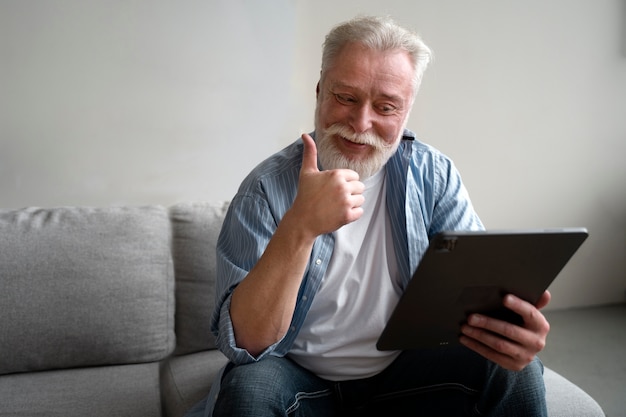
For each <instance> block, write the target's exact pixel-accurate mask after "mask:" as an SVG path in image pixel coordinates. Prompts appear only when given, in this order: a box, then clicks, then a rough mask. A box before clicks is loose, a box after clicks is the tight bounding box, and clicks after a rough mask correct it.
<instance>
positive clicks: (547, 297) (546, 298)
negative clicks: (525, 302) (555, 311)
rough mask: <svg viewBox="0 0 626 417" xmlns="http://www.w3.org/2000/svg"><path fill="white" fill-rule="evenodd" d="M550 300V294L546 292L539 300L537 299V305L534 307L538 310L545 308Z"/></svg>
mask: <svg viewBox="0 0 626 417" xmlns="http://www.w3.org/2000/svg"><path fill="white" fill-rule="evenodd" d="M551 299H552V294H550V291H547V290H546V291H544V293H543V294H542V295H541V298H540V299H539V301H538V302H537V305H536V306H535V307H537V308H538V309H539V310H541V309H542V308H544V307H545V306H547V305H548V303H550V300H551Z"/></svg>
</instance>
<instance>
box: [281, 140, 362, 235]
mask: <svg viewBox="0 0 626 417" xmlns="http://www.w3.org/2000/svg"><path fill="white" fill-rule="evenodd" d="M302 142H303V143H304V152H303V154H302V168H301V169H300V180H299V183H298V194H297V195H296V199H295V201H294V203H293V205H292V207H291V211H292V212H293V214H294V215H297V217H298V218H299V219H300V224H301V225H302V227H303V230H304V231H306V232H308V233H310V236H311V237H313V238H314V237H317V236H319V235H321V234H324V233H330V232H334V231H335V230H337V229H339V228H340V227H341V226H343V225H345V224H348V223H351V222H353V221H355V220H357V219H359V218H360V217H361V215H362V214H363V209H362V208H361V205H362V204H363V202H364V197H363V191H364V189H365V186H364V185H363V183H362V182H361V181H359V174H358V173H356V172H355V171H352V170H350V169H334V170H328V171H320V170H319V169H318V168H317V147H316V145H315V141H314V140H313V138H311V136H309V135H308V134H306V133H305V134H303V135H302Z"/></svg>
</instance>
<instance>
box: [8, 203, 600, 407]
mask: <svg viewBox="0 0 626 417" xmlns="http://www.w3.org/2000/svg"><path fill="white" fill-rule="evenodd" d="M226 209H227V204H211V203H195V204H179V205H176V206H173V207H171V208H170V209H169V210H168V209H166V208H163V207H160V206H151V207H124V208H80V207H67V208H54V209H39V208H27V209H22V210H0V290H1V291H2V302H1V303H0V313H2V320H0V375H2V376H0V399H1V400H0V403H1V406H0V416H3V417H4V416H37V415H42V416H43V415H45V416H64V417H73V416H95V417H99V416H121V417H125V416H145V417H152V416H162V415H163V416H171V417H182V416H183V414H184V412H185V411H186V410H187V409H188V408H189V407H191V406H193V405H194V404H195V403H197V402H198V401H199V400H201V399H202V398H204V397H205V396H206V395H207V394H208V392H209V389H210V387H211V384H212V382H213V380H214V378H215V376H216V375H217V372H218V371H219V369H220V368H221V367H222V366H223V365H224V364H225V363H226V358H225V357H224V355H222V354H221V353H220V352H219V351H217V350H215V349H214V346H215V345H214V339H213V336H212V335H211V332H210V317H211V314H212V310H213V305H214V283H215V243H216V240H217V237H218V234H219V231H220V228H221V225H222V220H223V216H224V214H225V212H226ZM172 257H173V258H174V259H172ZM174 271H175V273H176V282H175V284H174ZM174 298H175V300H174ZM174 301H175V302H176V305H175V302H174ZM174 308H176V316H175V317H174ZM174 330H175V331H176V334H177V337H178V344H177V345H176V351H175V353H176V354H177V355H178V356H175V355H174V356H173V355H171V353H172V351H173V350H174V346H175V336H174ZM545 380H546V389H547V400H548V410H549V414H550V416H551V417H565V416H567V417H572V416H591V417H594V416H598V417H600V416H603V415H604V414H603V413H602V410H601V408H600V407H599V406H598V404H597V403H596V402H595V401H594V400H593V398H591V397H590V396H589V395H588V394H586V393H585V392H584V391H583V390H581V389H580V388H579V387H577V386H576V385H575V384H573V383H571V382H570V381H568V380H567V379H565V378H563V377H562V376H560V375H559V374H557V373H555V372H554V371H551V370H550V369H548V368H546V370H545Z"/></svg>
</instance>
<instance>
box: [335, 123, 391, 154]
mask: <svg viewBox="0 0 626 417" xmlns="http://www.w3.org/2000/svg"><path fill="white" fill-rule="evenodd" d="M324 133H325V134H326V135H339V136H341V137H343V138H346V139H348V140H349V141H351V142H354V143H358V144H361V145H369V146H373V147H374V148H376V149H379V150H385V149H389V148H391V147H392V146H393V144H389V143H387V142H385V141H384V140H383V138H381V137H380V136H378V135H377V134H376V133H373V132H365V133H356V132H355V131H354V130H352V128H350V127H348V126H346V125H344V124H341V123H335V124H334V125H331V126H330V127H328V129H326V131H325V132H324Z"/></svg>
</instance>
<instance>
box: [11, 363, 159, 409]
mask: <svg viewBox="0 0 626 417" xmlns="http://www.w3.org/2000/svg"><path fill="white" fill-rule="evenodd" d="M0 398H2V407H1V409H0V415H3V416H46V417H79V416H80V417H83V416H89V417H110V416H116V417H136V416H143V417H158V416H160V415H161V402H160V390H159V363H158V362H153V363H147V364H138V365H121V366H104V367H97V368H81V369H71V370H61V371H46V372H32V373H27V374H13V375H5V376H3V377H2V378H0Z"/></svg>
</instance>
